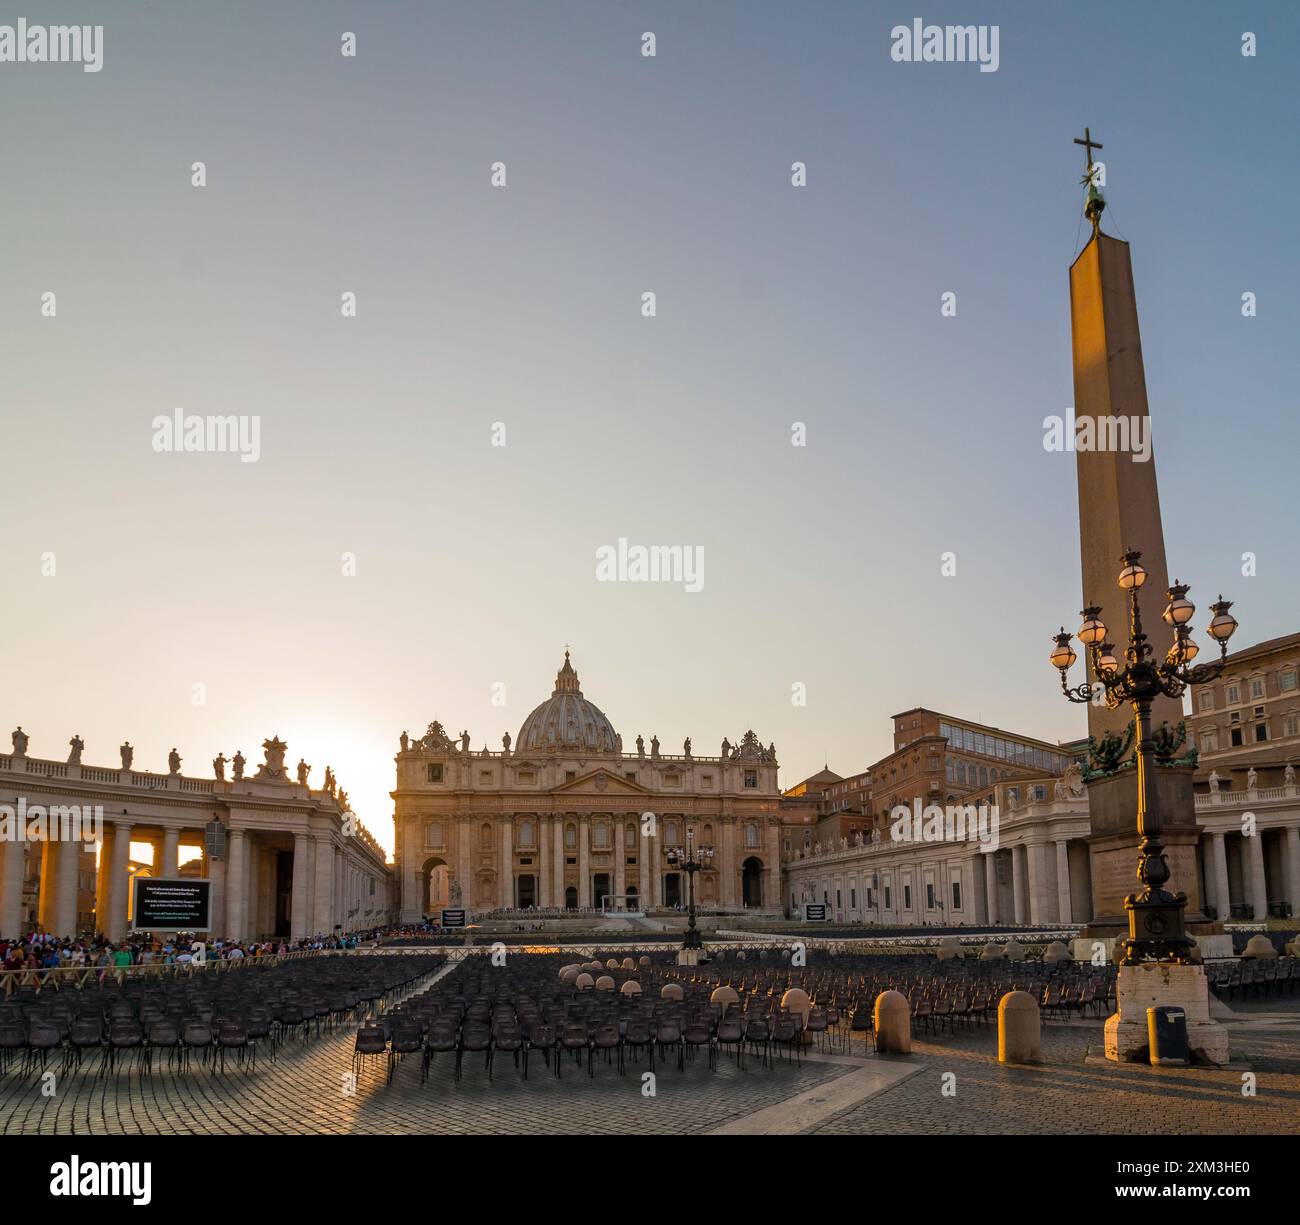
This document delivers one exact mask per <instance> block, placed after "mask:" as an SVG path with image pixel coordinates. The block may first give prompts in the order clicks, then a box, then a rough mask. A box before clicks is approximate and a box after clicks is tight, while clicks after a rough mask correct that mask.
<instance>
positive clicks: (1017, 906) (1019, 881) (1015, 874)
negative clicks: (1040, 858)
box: [1011, 843, 1029, 924]
mask: <svg viewBox="0 0 1300 1225" xmlns="http://www.w3.org/2000/svg"><path fill="white" fill-rule="evenodd" d="M1024 873H1025V847H1024V844H1023V843H1017V844H1016V845H1015V846H1013V847H1012V848H1011V897H1012V906H1013V913H1014V915H1015V918H1014V922H1016V923H1017V924H1020V923H1027V922H1028V921H1029V920H1028V919H1027V918H1026V913H1027V911H1028V907H1027V906H1026V905H1025V886H1024V884H1023V880H1024Z"/></svg>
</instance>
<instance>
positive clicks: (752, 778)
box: [745, 770, 758, 788]
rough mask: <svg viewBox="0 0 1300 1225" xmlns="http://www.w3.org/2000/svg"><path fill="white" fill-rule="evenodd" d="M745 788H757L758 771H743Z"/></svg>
mask: <svg viewBox="0 0 1300 1225" xmlns="http://www.w3.org/2000/svg"><path fill="white" fill-rule="evenodd" d="M745 786H746V787H751V788H752V787H757V786H758V771H757V770H746V771H745Z"/></svg>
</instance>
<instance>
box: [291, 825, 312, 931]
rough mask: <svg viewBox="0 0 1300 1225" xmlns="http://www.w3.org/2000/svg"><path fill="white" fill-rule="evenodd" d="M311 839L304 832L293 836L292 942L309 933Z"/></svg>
mask: <svg viewBox="0 0 1300 1225" xmlns="http://www.w3.org/2000/svg"><path fill="white" fill-rule="evenodd" d="M310 846H311V839H310V838H309V837H308V835H307V834H306V832H299V833H295V834H294V836H293V898H292V903H291V909H290V914H291V915H292V918H291V920H290V924H289V934H290V936H291V937H292V938H293V939H294V940H301V939H302V938H303V937H305V936H307V935H308V934H309V933H308V931H307V928H308V926H309V925H310V919H311V912H310V911H309V910H308V909H307V902H308V897H307V892H308V889H309V888H310V882H311V864H310V862H309V861H308V855H309V854H310V851H309V847H310Z"/></svg>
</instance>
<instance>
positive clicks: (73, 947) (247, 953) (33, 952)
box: [0, 930, 374, 972]
mask: <svg viewBox="0 0 1300 1225" xmlns="http://www.w3.org/2000/svg"><path fill="white" fill-rule="evenodd" d="M373 938H374V934H373V933H369V932H346V933H343V934H337V935H318V936H312V937H309V938H304V939H299V940H288V939H283V938H282V939H278V940H257V941H249V940H243V941H241V940H226V939H223V938H222V937H220V936H216V937H211V936H208V935H197V934H184V933H170V932H169V933H165V934H164V933H150V932H136V933H133V934H132V935H131V937H130V938H128V939H126V940H120V941H117V942H114V941H111V940H109V939H108V938H107V937H105V936H104V935H103V934H102V933H96V934H95V935H84V936H55V935H52V934H51V933H49V932H44V931H40V930H33V931H31V932H28V933H27V935H25V936H18V937H4V936H0V970H26V971H37V972H40V971H45V970H59V969H99V970H102V971H108V970H113V969H128V968H130V967H131V966H149V965H176V966H188V965H192V964H198V963H201V962H206V961H238V960H242V959H243V958H246V957H251V958H258V957H275V956H284V955H285V954H286V953H297V952H311V951H321V950H338V949H355V948H360V947H361V945H362V944H363V943H367V942H369V941H370V940H372V939H373Z"/></svg>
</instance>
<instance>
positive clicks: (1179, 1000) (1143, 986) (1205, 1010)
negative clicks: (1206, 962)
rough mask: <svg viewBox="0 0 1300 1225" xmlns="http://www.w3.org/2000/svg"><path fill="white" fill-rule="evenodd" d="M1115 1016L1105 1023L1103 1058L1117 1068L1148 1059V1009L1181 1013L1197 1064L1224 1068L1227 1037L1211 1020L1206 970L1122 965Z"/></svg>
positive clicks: (1168, 964)
mask: <svg viewBox="0 0 1300 1225" xmlns="http://www.w3.org/2000/svg"><path fill="white" fill-rule="evenodd" d="M1115 996H1116V1001H1117V1004H1118V1008H1119V1011H1118V1012H1116V1013H1114V1014H1113V1015H1112V1016H1110V1017H1109V1018H1108V1019H1107V1021H1106V1058H1107V1059H1113V1060H1115V1061H1116V1062H1120V1063H1126V1062H1139V1061H1140V1062H1146V1061H1147V1060H1149V1059H1150V1052H1151V1046H1150V1033H1149V1030H1148V1028H1147V1009H1148V1008H1160V1007H1174V1008H1182V1009H1183V1010H1184V1011H1185V1012H1186V1014H1187V1042H1188V1046H1189V1048H1190V1049H1191V1052H1192V1059H1193V1061H1194V1062H1196V1063H1208V1064H1215V1065H1219V1066H1222V1065H1223V1064H1226V1063H1227V1062H1228V1031H1227V1029H1225V1028H1224V1027H1223V1026H1222V1025H1220V1024H1219V1023H1218V1022H1217V1021H1213V1020H1211V1019H1210V988H1209V983H1208V982H1207V981H1206V978H1205V969H1204V967H1203V966H1197V965H1179V964H1177V963H1175V962H1172V961H1147V962H1142V963H1141V964H1138V965H1121V966H1120V967H1119V977H1118V979H1117V981H1116V983H1115Z"/></svg>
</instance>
